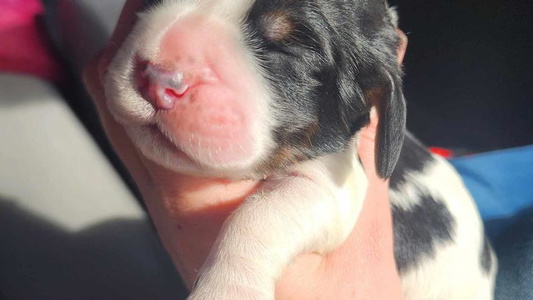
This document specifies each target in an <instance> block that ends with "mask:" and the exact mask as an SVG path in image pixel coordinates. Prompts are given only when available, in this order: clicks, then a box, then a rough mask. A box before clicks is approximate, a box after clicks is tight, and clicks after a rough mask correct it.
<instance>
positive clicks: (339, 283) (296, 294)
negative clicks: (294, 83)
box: [84, 0, 403, 300]
mask: <svg viewBox="0 0 533 300" xmlns="http://www.w3.org/2000/svg"><path fill="white" fill-rule="evenodd" d="M142 4H143V1H142V0H129V1H127V3H126V6H125V8H124V10H123V13H122V15H121V17H120V20H119V23H118V26H117V29H116V30H115V33H114V34H113V36H112V38H111V41H110V43H109V46H108V47H106V49H105V50H104V51H103V53H102V54H101V55H100V56H99V57H98V58H96V59H95V60H93V61H92V62H91V63H89V65H88V66H87V67H86V70H85V72H84V78H85V83H86V86H87V88H88V90H89V93H90V95H91V96H92V98H93V100H94V102H95V104H96V107H97V109H98V112H99V114H100V118H101V121H102V123H103V125H104V128H105V129H106V132H107V134H108V136H109V139H110V141H111V142H112V144H113V146H114V148H115V150H116V151H117V153H118V155H119V156H120V158H121V159H122V160H123V162H124V164H125V165H126V167H127V168H128V170H129V171H130V173H131V175H132V177H133V179H134V180H135V182H136V184H137V185H138V187H139V189H140V191H141V193H142V196H143V198H144V200H145V203H146V205H147V207H148V210H149V213H150V215H151V217H152V219H153V220H154V223H155V225H156V227H157V230H158V233H159V235H160V236H161V239H162V241H163V243H164V244H165V247H166V248H167V251H168V252H169V253H170V256H171V257H172V259H173V261H174V263H175V265H176V267H177V269H178V271H179V272H180V274H181V276H182V278H183V280H184V282H185V283H186V285H187V286H188V287H191V285H192V283H193V282H194V280H195V278H196V275H197V270H199V269H200V267H201V266H202V264H203V262H204V261H205V259H206V258H207V255H208V253H209V251H210V249H211V246H212V244H213V242H214V241H215V239H216V237H217V235H218V233H219V231H220V228H221V226H222V223H223V222H224V220H225V219H226V217H227V216H228V215H229V214H230V213H231V212H232V211H233V210H235V209H236V208H237V207H238V206H239V204H240V203H241V202H242V201H243V200H244V199H245V198H246V197H247V196H248V195H250V194H252V193H254V191H255V190H256V188H257V186H258V185H259V182H258V181H254V180H244V181H228V180H221V179H206V178H196V177H192V176H186V175H182V174H177V173H174V172H172V171H169V170H167V169H165V168H163V167H161V166H159V165H157V164H155V163H153V162H151V161H149V160H147V159H145V158H144V156H143V155H141V154H140V153H139V152H137V150H136V148H135V147H134V146H133V144H132V142H131V141H130V140H129V138H128V137H127V135H126V133H125V132H124V130H123V128H122V126H121V125H120V124H118V123H116V122H115V121H114V119H113V117H112V115H111V113H110V112H109V110H108V109H107V104H106V103H107V101H106V99H105V97H104V94H103V85H102V81H103V80H104V77H105V73H106V70H107V67H108V65H109V63H110V61H111V59H112V58H113V57H114V55H115V54H116V51H117V49H118V47H120V45H121V44H122V42H123V40H124V38H125V37H126V36H127V34H128V33H129V31H130V29H131V27H132V26H133V24H134V22H135V12H136V11H137V10H138V9H139V8H140V7H141V6H142ZM400 54H402V53H400ZM399 56H400V57H402V56H403V54H402V55H399ZM376 125H377V119H376V117H375V116H373V118H372V122H371V124H370V125H369V126H368V127H367V128H365V129H363V132H362V133H361V136H360V141H359V147H358V148H359V150H358V151H359V156H360V157H361V160H362V162H363V165H364V167H365V172H366V175H367V177H368V179H369V187H368V192H367V197H366V200H365V204H364V207H363V210H362V212H361V215H360V217H359V220H358V222H357V225H356V227H355V229H354V231H353V232H352V234H351V236H350V237H349V238H348V240H347V241H346V243H345V244H344V245H342V246H341V247H340V248H339V249H337V250H335V251H334V252H332V253H330V254H328V255H326V256H320V255H316V254H305V255H301V256H299V257H298V258H297V259H296V260H295V261H294V263H292V264H291V265H290V266H288V267H287V269H286V270H285V272H284V273H283V275H282V277H281V278H280V280H279V281H278V284H277V286H276V299H281V300H284V299H332V298H337V299H401V288H400V283H399V277H398V274H397V273H396V267H395V262H394V256H393V242H392V236H393V235H392V221H391V214H390V207H389V202H388V183H387V182H386V181H383V180H381V179H379V178H378V176H377V175H376V171H375V166H374V138H375V134H376Z"/></svg>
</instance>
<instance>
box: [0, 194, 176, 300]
mask: <svg viewBox="0 0 533 300" xmlns="http://www.w3.org/2000/svg"><path fill="white" fill-rule="evenodd" d="M0 278H2V280H1V281H0V290H1V291H2V296H3V297H4V298H2V299H4V300H10V299H17V300H30V299H31V300H34V299H39V300H63V299H65V300H67V299H68V300H71V299H76V300H85V299H87V300H88V299H98V300H107V299H109V300H121V299H125V300H136V299H139V300H141V299H142V300H146V299H158V300H160V299H161V300H163V299H173V300H175V299H185V295H186V290H185V288H184V287H183V285H182V283H181V280H180V278H179V275H178V274H177V272H176V271H175V269H174V268H173V265H172V262H171V261H170V259H169V258H168V256H167V254H166V252H165V251H164V250H163V248H162V246H161V245H160V242H159V240H158V239H157V237H156V236H155V233H154V231H153V230H152V228H151V227H150V225H149V223H148V222H145V221H141V220H113V221H108V222H104V223H101V224H98V225H95V226H92V227H88V228H86V229H84V230H82V231H79V232H68V231H65V230H63V229H61V228H60V227H58V226H56V225H54V224H52V223H51V222H49V221H46V220H44V219H42V218H40V217H38V216H35V215H32V214H31V213H28V212H27V211H25V210H24V209H23V208H21V207H20V206H18V205H17V204H16V203H15V201H11V200H8V199H5V198H2V197H0Z"/></svg>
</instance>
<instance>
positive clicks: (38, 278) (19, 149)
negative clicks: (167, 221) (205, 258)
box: [0, 73, 182, 300]
mask: <svg viewBox="0 0 533 300" xmlns="http://www.w3.org/2000/svg"><path fill="white" fill-rule="evenodd" d="M0 141H1V143H2V146H1V147H0V166H1V168H0V279H1V280H0V290H1V291H2V296H3V297H4V298H5V300H11V299H13V300H26V299H27V300H35V299H38V300H48V299H50V300H59V299H76V300H78V299H80V300H81V299H98V300H106V299H110V300H111V299H113V300H116V299H118V300H120V299H128V300H129V299H131V300H135V299H139V300H140V299H143V300H145V299H179V295H180V293H181V292H182V290H181V286H180V279H179V277H178V275H177V274H176V271H175V270H174V268H173V267H172V264H171V262H170V260H169V258H168V257H167V255H166V253H165V252H164V250H163V249H162V247H161V245H160V243H159V241H158V239H157V236H156V235H155V232H154V231H153V229H152V227H151V225H150V223H149V221H148V219H147V216H146V215H145V213H144V212H143V210H142V209H141V208H140V207H139V206H138V204H137V202H136V201H135V199H134V198H133V196H132V195H131V193H130V191H129V190H128V189H127V188H126V187H125V185H124V184H123V182H122V180H121V179H120V178H119V177H118V175H117V174H116V172H115V170H114V169H113V168H112V167H111V166H110V165H109V163H108V161H107V160H106V159H105V157H104V156H103V155H102V154H101V152H100V150H99V149H98V148H97V146H96V145H95V144H94V142H93V141H92V139H91V137H90V135H89V134H88V133H87V132H86V130H85V129H84V128H83V126H82V125H81V124H80V123H79V121H78V120H77V119H76V117H75V116H74V115H73V114H72V112H71V111H70V109H69V108H68V107H67V106H66V105H65V104H64V101H63V99H61V97H60V96H59V95H58V94H57V93H56V91H55V90H54V89H53V87H51V86H50V85H49V84H47V83H45V82H43V81H41V80H38V79H35V78H32V77H26V76H20V75H13V74H2V73H0Z"/></svg>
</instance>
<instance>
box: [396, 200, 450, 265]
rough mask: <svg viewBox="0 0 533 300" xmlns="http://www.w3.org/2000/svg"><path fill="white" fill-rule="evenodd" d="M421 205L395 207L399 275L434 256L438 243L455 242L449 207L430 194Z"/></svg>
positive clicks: (421, 201)
mask: <svg viewBox="0 0 533 300" xmlns="http://www.w3.org/2000/svg"><path fill="white" fill-rule="evenodd" d="M420 197H421V199H420V204H418V205H415V206H414V207H412V208H410V209H408V210H404V209H402V208H399V207H395V206H393V207H392V218H393V223H394V242H395V243H394V254H395V257H396V265H397V268H398V272H399V273H400V274H403V273H405V272H406V271H408V270H409V269H411V268H413V267H416V266H417V265H418V264H419V263H420V262H421V261H422V260H424V259H430V258H433V257H434V256H435V250H436V249H435V248H436V246H437V245H443V244H445V243H447V242H450V241H452V239H453V237H454V235H455V220H454V218H453V216H452V215H451V214H450V212H449V211H448V209H447V208H446V206H445V205H444V204H443V203H442V202H441V201H439V200H438V199H434V198H433V197H431V196H429V195H421V196H420Z"/></svg>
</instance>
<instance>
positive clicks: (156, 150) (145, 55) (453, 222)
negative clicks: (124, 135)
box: [106, 0, 496, 300]
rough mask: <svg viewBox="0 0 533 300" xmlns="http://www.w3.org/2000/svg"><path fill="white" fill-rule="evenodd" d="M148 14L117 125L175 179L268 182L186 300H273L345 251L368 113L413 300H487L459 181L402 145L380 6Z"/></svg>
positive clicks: (123, 85) (226, 1)
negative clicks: (316, 264)
mask: <svg viewBox="0 0 533 300" xmlns="http://www.w3.org/2000/svg"><path fill="white" fill-rule="evenodd" d="M149 2H152V3H151V4H150V6H149V9H147V11H146V12H145V13H143V14H142V15H141V18H140V20H139V22H138V24H137V25H136V27H135V29H134V31H133V32H132V34H131V35H130V37H129V38H128V40H127V41H126V42H125V43H124V45H123V46H122V49H121V51H120V52H119V54H118V55H117V57H116V58H115V60H114V61H113V63H112V64H111V67H110V70H109V76H108V78H107V82H106V95H107V97H108V99H109V101H110V102H109V106H110V109H111V111H112V112H113V114H114V115H115V117H116V118H117V120H119V121H120V122H121V123H123V124H124V127H125V128H126V130H127V132H128V134H129V135H130V137H131V138H132V140H133V141H134V142H135V144H136V145H137V146H138V148H139V149H140V150H141V152H142V153H143V154H144V155H146V156H147V157H148V158H150V159H152V160H154V161H156V162H158V163H159V164H161V165H163V166H165V167H167V168H169V169H173V170H174V171H177V172H182V173H187V174H193V175H200V176H210V177H225V178H264V181H263V184H262V186H261V188H260V189H259V191H258V192H256V193H255V194H254V195H252V196H250V197H249V199H247V200H246V201H245V202H244V203H243V204H242V205H241V207H240V208H239V209H238V210H237V211H236V212H235V213H234V214H232V216H231V217H230V218H229V219H228V220H227V221H226V223H225V225H224V227H223V229H222V231H221V233H220V236H219V238H218V240H217V242H216V243H215V246H214V247H213V249H212V251H211V253H210V256H209V258H208V260H207V262H206V263H205V265H204V267H203V268H202V270H200V272H199V276H198V281H197V285H196V287H195V288H194V289H193V291H192V293H191V296H190V297H189V299H191V300H197V299H232V300H235V299H273V295H274V283H275V281H276V279H277V278H278V276H279V274H280V273H281V271H282V270H283V268H284V267H285V266H286V265H287V264H288V263H290V261H291V260H292V259H293V258H294V257H295V256H296V255H298V254H300V253H304V252H318V253H327V252H329V251H331V250H333V249H335V248H336V247H338V246H339V245H340V244H341V243H342V242H343V241H344V240H345V239H346V237H347V236H348V234H349V233H350V232H351V231H352V229H353V226H354V224H355V223H356V220H357V218H358V215H359V212H360V210H361V207H362V204H363V199H364V196H365V194H364V193H365V190H366V178H365V175H364V172H363V170H362V166H361V164H360V163H359V160H358V159H357V157H356V156H355V153H356V147H357V132H358V131H359V130H360V129H361V128H362V127H363V126H364V125H365V124H366V123H367V122H368V120H369V114H370V110H371V108H372V107H376V108H377V112H378V114H379V117H380V122H379V128H378V137H377V145H376V148H377V153H376V156H377V158H376V166H377V170H378V174H379V175H381V176H382V177H389V176H391V174H392V177H391V195H390V198H391V203H392V209H393V220H394V232H395V252H396V253H395V254H396V259H397V265H398V270H399V272H400V275H401V276H402V282H403V287H404V292H405V296H406V299H409V300H417V299H420V300H428V299H435V300H440V299H442V300H444V299H454V300H461V299H465V300H467V299H468V300H472V299H480V300H481V299H484V300H485V299H486V300H488V299H492V285H493V280H494V276H495V269H496V262H495V258H494V256H493V254H492V251H491V249H490V246H488V244H487V242H486V241H485V239H484V238H483V228H482V223H481V221H480V218H479V215H478V213H477V211H476V209H475V206H474V204H473V201H472V199H471V197H470V195H469V194H468V192H467V191H466V189H465V187H464V186H463V184H462V182H461V180H460V178H459V176H458V175H457V174H456V173H455V172H454V171H453V169H452V168H451V167H450V166H449V165H448V164H447V163H446V162H445V161H443V160H441V159H439V158H436V157H433V156H432V155H430V154H429V153H428V152H427V151H426V150H424V148H423V147H422V146H420V145H419V144H418V143H417V142H416V141H415V140H414V139H413V138H412V137H411V136H410V135H408V134H407V135H406V140H405V143H404V144H403V146H402V141H403V139H404V130H405V104H404V99H403V94H402V90H401V70H400V69H399V67H398V66H397V60H396V48H397V47H398V43H399V40H398V37H397V35H396V29H395V22H396V16H395V14H394V13H393V12H392V11H391V10H390V9H388V7H387V6H386V4H385V3H384V2H382V1H378V0H375V1H360V0H349V1H344V0H342V1H341V0H335V1H332V0H328V1H326V0H313V1H311V0H301V1H292V0H216V1H215V0H167V1H157V2H155V1H149ZM395 166H397V167H396V170H395V171H394V173H393V170H394V168H395Z"/></svg>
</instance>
